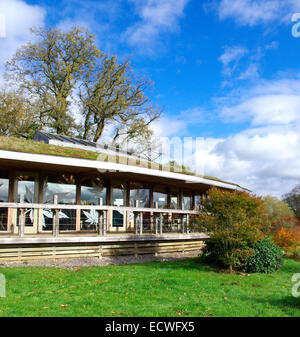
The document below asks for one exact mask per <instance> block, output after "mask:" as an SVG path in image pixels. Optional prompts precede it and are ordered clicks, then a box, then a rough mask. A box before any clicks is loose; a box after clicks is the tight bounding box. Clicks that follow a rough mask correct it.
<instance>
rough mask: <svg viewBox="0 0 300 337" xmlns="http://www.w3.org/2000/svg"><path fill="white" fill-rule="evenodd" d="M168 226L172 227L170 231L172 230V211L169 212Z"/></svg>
mask: <svg viewBox="0 0 300 337" xmlns="http://www.w3.org/2000/svg"><path fill="white" fill-rule="evenodd" d="M168 227H169V228H170V231H171V232H172V213H168Z"/></svg>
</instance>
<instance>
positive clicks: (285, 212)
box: [263, 196, 295, 224]
mask: <svg viewBox="0 0 300 337" xmlns="http://www.w3.org/2000/svg"><path fill="white" fill-rule="evenodd" d="M263 200H264V202H265V205H266V215H267V217H268V219H269V221H270V222H271V223H272V224H273V223H275V222H277V221H279V220H280V219H283V218H293V217H294V216H295V214H294V212H293V211H292V209H291V208H290V206H289V205H288V204H287V203H286V202H284V201H282V200H279V199H278V198H276V197H272V196H266V197H264V199H263Z"/></svg>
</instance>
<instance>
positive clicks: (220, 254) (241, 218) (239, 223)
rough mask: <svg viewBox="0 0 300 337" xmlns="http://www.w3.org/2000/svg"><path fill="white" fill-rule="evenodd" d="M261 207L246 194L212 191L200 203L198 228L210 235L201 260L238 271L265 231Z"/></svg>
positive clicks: (259, 203)
mask: <svg viewBox="0 0 300 337" xmlns="http://www.w3.org/2000/svg"><path fill="white" fill-rule="evenodd" d="M265 214H266V210H265V204H264V201H263V200H262V199H261V198H258V197H255V196H252V195H250V194H248V193H246V192H239V191H235V192H229V191H224V190H220V189H217V188H212V189H211V190H210V191H209V192H208V197H207V198H205V199H204V200H202V202H201V214H200V215H199V220H198V223H199V227H200V229H201V230H202V231H205V232H207V233H208V234H209V235H210V239H209V240H208V241H207V245H206V247H205V249H204V254H205V256H206V257H207V258H208V259H209V260H211V261H213V262H215V263H218V264H221V265H222V266H225V267H229V268H230V270H232V269H233V268H239V267H242V266H243V265H244V263H245V261H246V260H247V259H248V258H249V257H250V256H251V255H253V254H254V249H253V247H254V245H255V243H256V242H257V241H258V240H259V239H261V238H262V237H263V235H264V232H266V231H267V230H268V226H265V223H264V218H265V217H264V216H265Z"/></svg>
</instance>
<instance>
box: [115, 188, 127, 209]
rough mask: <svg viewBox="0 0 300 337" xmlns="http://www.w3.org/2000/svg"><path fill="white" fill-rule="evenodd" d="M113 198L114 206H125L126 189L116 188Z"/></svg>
mask: <svg viewBox="0 0 300 337" xmlns="http://www.w3.org/2000/svg"><path fill="white" fill-rule="evenodd" d="M112 198H113V205H115V206H119V207H121V206H125V189H124V188H116V187H114V188H113V193H112Z"/></svg>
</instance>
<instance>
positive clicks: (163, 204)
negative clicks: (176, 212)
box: [153, 192, 168, 208]
mask: <svg viewBox="0 0 300 337" xmlns="http://www.w3.org/2000/svg"><path fill="white" fill-rule="evenodd" d="M153 202H154V205H155V203H156V202H157V203H158V208H167V207H168V198H167V194H166V193H159V192H153Z"/></svg>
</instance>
